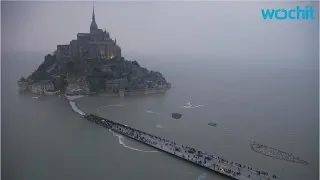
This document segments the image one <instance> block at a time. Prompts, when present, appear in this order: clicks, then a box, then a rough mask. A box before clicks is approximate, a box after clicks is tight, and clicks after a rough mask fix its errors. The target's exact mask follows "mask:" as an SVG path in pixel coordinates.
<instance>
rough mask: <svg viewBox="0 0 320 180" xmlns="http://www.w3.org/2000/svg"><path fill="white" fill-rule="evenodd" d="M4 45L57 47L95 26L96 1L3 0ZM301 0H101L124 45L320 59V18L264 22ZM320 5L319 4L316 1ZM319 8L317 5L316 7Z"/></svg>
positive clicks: (100, 14) (101, 16)
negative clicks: (266, 15)
mask: <svg viewBox="0 0 320 180" xmlns="http://www.w3.org/2000/svg"><path fill="white" fill-rule="evenodd" d="M1 4H2V7H1V15H2V19H1V20H2V24H1V25H2V51H50V52H52V51H53V50H54V49H55V48H56V45H57V44H68V43H69V42H70V40H72V39H76V35H77V33H78V32H88V31H89V26H90V22H91V15H92V2H1ZM298 4H300V5H306V4H303V3H297V2H295V3H294V2H282V3H279V2H277V3H275V2H269V3H258V2H236V1H234V2H157V3H152V2H95V9H96V20H97V23H98V26H99V28H102V29H104V28H106V29H107V31H109V32H110V35H111V37H112V38H114V37H116V38H117V42H118V44H120V46H121V48H122V51H123V52H137V53H142V54H163V55H165V54H193V55H199V54H208V55H215V56H224V57H239V58H243V59H246V58H252V57H258V56H259V57H265V58H268V59H272V58H276V59H280V58H286V59H290V58H296V59H303V58H306V57H308V58H312V59H314V58H316V54H315V53H316V52H317V51H318V48H319V47H318V42H317V40H318V23H317V20H314V21H265V20H262V18H261V15H260V9H261V8H268V7H270V8H272V7H277V8H280V7H284V8H286V7H291V8H293V7H295V6H296V5H298ZM313 5H314V7H317V6H316V3H314V4H313ZM317 10H318V7H317Z"/></svg>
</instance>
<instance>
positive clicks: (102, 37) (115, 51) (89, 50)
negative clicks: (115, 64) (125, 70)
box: [55, 7, 121, 61]
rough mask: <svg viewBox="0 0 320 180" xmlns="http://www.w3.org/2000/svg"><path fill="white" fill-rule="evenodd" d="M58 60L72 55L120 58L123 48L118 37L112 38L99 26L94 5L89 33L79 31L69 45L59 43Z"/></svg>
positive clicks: (88, 57) (82, 57)
mask: <svg viewBox="0 0 320 180" xmlns="http://www.w3.org/2000/svg"><path fill="white" fill-rule="evenodd" d="M55 54H56V57H57V60H60V61H63V60H65V61H67V60H70V58H72V57H79V58H81V59H87V60H90V59H105V60H109V59H116V60H117V59H120V58H121V48H120V47H119V46H118V45H117V41H116V39H115V40H113V39H111V38H110V35H109V33H108V32H107V31H106V30H104V31H103V30H102V29H99V28H98V25H97V23H96V19H95V14H94V7H93V12H92V21H91V25H90V32H89V33H78V34H77V39H76V40H72V41H70V44H67V45H57V50H56V52H55Z"/></svg>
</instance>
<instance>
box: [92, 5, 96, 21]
mask: <svg viewBox="0 0 320 180" xmlns="http://www.w3.org/2000/svg"><path fill="white" fill-rule="evenodd" d="M92 21H96V17H95V15H94V3H93V8H92Z"/></svg>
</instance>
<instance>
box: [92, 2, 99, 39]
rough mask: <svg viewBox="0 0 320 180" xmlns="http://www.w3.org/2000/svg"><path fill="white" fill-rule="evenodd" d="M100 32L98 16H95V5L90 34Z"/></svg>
mask: <svg viewBox="0 0 320 180" xmlns="http://www.w3.org/2000/svg"><path fill="white" fill-rule="evenodd" d="M97 30H98V25H97V23H96V16H95V14H94V4H93V8H92V21H91V25H90V33H91V32H95V31H97Z"/></svg>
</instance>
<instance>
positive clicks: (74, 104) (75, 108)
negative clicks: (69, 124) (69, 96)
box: [69, 101, 86, 116]
mask: <svg viewBox="0 0 320 180" xmlns="http://www.w3.org/2000/svg"><path fill="white" fill-rule="evenodd" d="M69 104H70V106H71V108H72V110H73V111H74V112H76V113H78V114H80V115H81V116H84V115H86V113H84V112H83V111H81V110H80V109H79V108H78V107H77V105H76V103H75V102H73V101H69Z"/></svg>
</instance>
